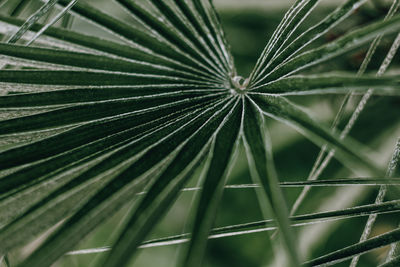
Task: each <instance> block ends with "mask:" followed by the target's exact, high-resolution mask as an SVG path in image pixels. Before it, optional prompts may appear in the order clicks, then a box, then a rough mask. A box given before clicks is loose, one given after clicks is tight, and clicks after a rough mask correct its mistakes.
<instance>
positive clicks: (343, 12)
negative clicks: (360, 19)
mask: <svg viewBox="0 0 400 267" xmlns="http://www.w3.org/2000/svg"><path fill="white" fill-rule="evenodd" d="M365 2H366V0H348V1H346V2H345V3H343V4H342V5H341V6H340V7H338V8H337V9H335V11H333V12H332V13H330V14H329V15H328V16H327V17H326V18H325V19H323V20H321V21H320V22H319V23H318V24H316V25H314V26H313V27H311V28H310V29H308V30H307V31H305V32H304V33H302V34H301V35H300V36H299V37H297V38H296V39H295V40H293V41H292V42H291V43H290V44H289V45H287V46H286V47H284V48H283V49H281V51H280V52H278V53H275V55H274V57H273V58H272V59H271V60H270V61H269V62H268V61H267V62H265V63H266V65H265V64H264V65H265V66H264V67H263V68H261V70H260V71H259V74H258V75H257V76H256V75H254V76H253V77H254V78H253V79H252V80H251V81H250V84H253V83H255V82H257V81H258V79H259V78H260V76H261V75H263V74H267V73H268V72H269V71H271V70H272V69H273V68H274V67H276V66H277V65H279V64H281V63H282V62H284V61H288V60H289V59H291V58H292V57H294V56H295V55H296V53H298V51H300V50H301V49H303V48H304V47H306V46H307V45H309V44H311V43H312V42H313V41H314V40H316V39H318V38H319V37H321V36H322V35H323V34H325V33H326V32H328V31H329V30H330V29H332V28H333V27H334V26H336V25H337V24H338V23H339V22H341V21H343V20H344V19H346V18H347V17H348V16H349V15H350V14H351V13H352V12H354V10H356V9H357V8H359V7H360V6H361V5H362V4H364V3H365Z"/></svg>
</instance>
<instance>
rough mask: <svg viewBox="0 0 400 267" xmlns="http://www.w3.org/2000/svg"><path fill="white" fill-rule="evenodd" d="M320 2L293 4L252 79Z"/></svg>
mask: <svg viewBox="0 0 400 267" xmlns="http://www.w3.org/2000/svg"><path fill="white" fill-rule="evenodd" d="M318 2H319V0H300V1H296V2H295V3H294V4H293V6H292V7H291V8H290V9H289V11H288V12H287V13H286V14H285V16H284V18H283V20H282V21H281V23H280V25H279V26H278V27H277V29H276V31H275V32H274V34H273V35H272V38H271V39H270V41H269V43H268V45H267V47H266V48H265V49H264V52H263V54H262V55H261V57H260V59H261V60H259V62H257V65H256V67H255V69H254V72H253V73H252V74H251V78H250V79H251V80H253V79H254V78H257V77H258V76H259V72H260V70H263V69H264V68H265V65H266V64H269V62H270V61H271V58H272V57H273V56H274V55H275V54H276V53H278V52H279V51H280V50H282V48H283V47H284V45H285V44H286V42H288V40H289V38H290V36H291V35H292V34H293V33H294V31H295V30H296V29H297V28H298V27H299V26H300V25H301V23H302V22H303V21H304V20H305V19H306V18H307V17H308V15H309V14H310V13H311V11H312V10H313V9H314V8H315V7H316V5H317V4H318ZM261 74H262V72H261ZM253 77H254V78H253Z"/></svg>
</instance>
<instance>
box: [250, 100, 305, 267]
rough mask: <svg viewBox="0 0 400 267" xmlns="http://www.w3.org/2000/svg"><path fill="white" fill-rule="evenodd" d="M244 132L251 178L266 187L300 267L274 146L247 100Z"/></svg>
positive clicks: (292, 257)
mask: <svg viewBox="0 0 400 267" xmlns="http://www.w3.org/2000/svg"><path fill="white" fill-rule="evenodd" d="M243 132H244V136H243V137H244V138H243V139H244V144H245V147H246V154H247V158H248V162H249V166H250V173H251V176H252V178H253V180H254V181H256V182H257V183H260V184H261V185H262V188H263V192H264V193H265V198H266V200H267V201H268V203H267V205H268V206H269V209H272V211H273V215H274V216H275V218H276V220H277V224H278V228H279V230H280V232H281V234H282V239H283V241H284V244H285V247H286V248H287V252H288V253H287V256H288V257H290V261H291V264H292V265H293V266H300V260H299V255H298V252H297V249H296V248H295V247H294V244H295V236H294V233H293V232H292V229H291V228H290V221H289V219H288V218H289V213H288V209H287V205H286V201H285V198H284V197H283V194H282V191H281V189H280V188H279V185H278V179H277V176H276V172H275V168H274V163H273V159H272V157H273V156H272V150H271V149H272V148H271V147H270V146H271V144H270V143H267V140H266V138H265V134H266V129H265V128H264V120H263V116H262V115H261V113H260V111H259V110H257V108H256V106H255V105H254V104H253V102H251V101H250V100H249V99H247V98H246V99H245V103H244V113H243ZM259 202H260V200H259ZM260 206H261V207H262V206H263V204H262V203H260Z"/></svg>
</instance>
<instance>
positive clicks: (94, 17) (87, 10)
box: [60, 0, 223, 78]
mask: <svg viewBox="0 0 400 267" xmlns="http://www.w3.org/2000/svg"><path fill="white" fill-rule="evenodd" d="M60 3H61V4H63V5H66V4H67V3H68V2H67V0H60ZM72 10H73V11H75V12H77V13H78V14H79V15H81V16H83V17H85V18H87V19H89V20H91V21H94V22H96V23H98V24H99V25H101V26H103V27H106V28H107V29H109V30H111V31H113V32H115V33H117V34H118V35H120V36H122V37H124V38H125V39H127V40H130V41H132V42H133V43H135V44H138V45H140V46H142V47H145V48H151V50H152V51H154V52H155V53H156V54H160V55H164V56H166V57H168V58H171V59H175V60H178V61H180V62H182V63H184V64H186V65H190V66H192V67H194V66H195V67H196V68H199V69H202V70H203V71H205V72H207V73H209V74H210V75H211V76H213V77H218V76H220V74H218V73H216V72H215V70H214V71H212V70H210V68H207V67H206V66H204V64H202V63H200V62H199V61H198V60H196V59H194V58H193V57H192V55H189V54H187V53H185V52H184V51H182V49H181V48H180V47H176V46H175V45H173V44H171V43H170V42H167V41H164V39H160V38H157V37H156V36H154V35H152V34H150V33H149V32H148V31H145V30H143V29H141V28H139V27H136V26H135V25H134V24H129V25H128V24H127V23H125V22H122V21H120V20H118V19H116V18H114V17H112V16H109V15H107V14H106V13H104V12H102V11H100V10H99V9H96V8H95V7H93V6H91V5H88V4H86V3H83V2H78V3H77V4H76V5H74V7H73V8H72ZM182 43H183V42H181V43H180V45H182ZM166 47H168V49H166ZM220 77H222V78H223V76H220Z"/></svg>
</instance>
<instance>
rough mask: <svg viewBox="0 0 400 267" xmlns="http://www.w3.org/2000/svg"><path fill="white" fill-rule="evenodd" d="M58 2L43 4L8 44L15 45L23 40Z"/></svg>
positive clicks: (52, 0) (50, 0)
mask: <svg viewBox="0 0 400 267" xmlns="http://www.w3.org/2000/svg"><path fill="white" fill-rule="evenodd" d="M57 1H58V0H49V1H48V2H47V3H45V4H43V6H42V7H41V8H40V9H39V10H38V11H36V12H35V13H34V14H33V15H32V16H31V17H29V19H27V20H26V22H25V23H24V24H23V25H21V27H20V28H19V30H18V31H17V32H16V33H15V34H13V36H11V38H10V39H8V41H7V43H10V44H13V43H16V42H17V41H18V40H19V39H21V37H22V35H24V34H25V33H26V32H27V31H28V30H29V29H30V27H31V26H32V25H33V24H34V23H35V22H37V21H38V20H39V19H41V18H42V17H43V16H44V15H45V14H46V13H47V12H49V10H50V9H51V8H52V7H53V6H54V5H55V4H56V3H57Z"/></svg>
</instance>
